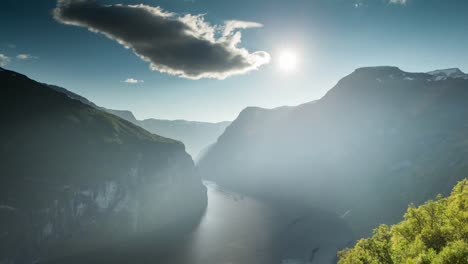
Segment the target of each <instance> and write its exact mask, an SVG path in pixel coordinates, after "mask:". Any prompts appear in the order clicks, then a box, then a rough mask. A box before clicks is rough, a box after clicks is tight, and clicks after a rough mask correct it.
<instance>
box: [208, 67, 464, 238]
mask: <svg viewBox="0 0 468 264" xmlns="http://www.w3.org/2000/svg"><path fill="white" fill-rule="evenodd" d="M460 76H461V77H460V78H459V77H458V75H457V76H448V75H447V76H445V77H444V78H440V76H439V75H433V74H426V73H408V72H403V71H401V70H400V69H398V68H396V67H372V68H361V69H357V70H356V71H354V72H353V73H352V74H350V75H349V76H346V77H345V78H343V79H342V80H340V81H339V82H338V84H337V85H336V86H335V87H334V88H333V89H331V90H330V91H329V92H328V93H327V94H326V95H325V96H324V97H323V98H322V99H320V100H318V101H315V102H311V103H307V104H304V105H300V106H297V107H283V108H278V109H272V110H268V109H261V108H255V107H250V108H247V109H245V110H244V111H242V113H240V115H239V117H238V118H237V119H236V120H235V121H234V122H233V123H232V124H231V126H230V127H228V128H227V130H226V131H225V133H224V134H223V135H222V136H221V137H220V138H219V140H218V142H217V144H216V145H214V146H213V147H212V148H211V149H210V150H209V152H208V153H207V154H206V155H205V157H204V158H203V159H202V160H201V161H200V162H199V168H200V170H201V171H202V172H203V175H206V177H208V178H211V179H213V180H215V181H217V182H218V183H220V184H224V185H227V186H230V187H232V188H236V189H240V190H243V191H246V192H249V193H254V194H257V195H261V196H264V197H267V198H269V199H274V200H293V201H298V202H300V203H302V204H304V205H305V206H318V207H321V208H324V209H326V210H330V211H332V212H334V213H336V214H337V215H340V216H342V217H343V218H344V219H346V220H347V221H348V222H349V223H351V225H352V226H353V228H354V230H355V232H356V233H357V235H359V236H362V235H364V234H369V232H370V231H371V229H372V228H373V227H375V226H376V225H377V224H379V223H394V222H397V221H398V220H399V218H400V217H401V215H402V214H403V212H404V210H405V209H406V207H407V205H408V204H409V203H411V202H414V203H420V202H422V201H425V200H427V199H430V198H432V197H434V196H435V195H437V193H445V194H446V193H448V192H449V191H450V188H451V186H453V185H454V184H455V183H456V182H457V181H458V180H460V179H463V178H464V177H466V172H467V168H468V155H467V153H468V144H467V142H468V141H467V135H468V124H467V122H466V116H467V115H468V104H467V102H468V80H467V79H466V78H465V77H464V75H460Z"/></svg>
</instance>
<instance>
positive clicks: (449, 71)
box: [428, 68, 466, 77]
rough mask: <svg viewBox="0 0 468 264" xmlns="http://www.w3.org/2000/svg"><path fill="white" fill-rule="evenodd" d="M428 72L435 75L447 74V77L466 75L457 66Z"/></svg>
mask: <svg viewBox="0 0 468 264" xmlns="http://www.w3.org/2000/svg"><path fill="white" fill-rule="evenodd" d="M428 74H430V75H435V76H447V77H453V76H455V77H457V76H460V75H466V74H465V73H464V72H462V71H461V70H460V69H459V68H449V69H440V70H435V71H430V72H428Z"/></svg>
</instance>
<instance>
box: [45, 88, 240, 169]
mask: <svg viewBox="0 0 468 264" xmlns="http://www.w3.org/2000/svg"><path fill="white" fill-rule="evenodd" d="M49 86H50V87H51V88H52V89H54V90H56V91H59V92H62V93H65V94H66V95H68V96H69V97H70V98H73V99H75V100H79V101H81V102H82V103H84V104H87V105H90V106H92V107H95V108H97V109H101V110H104V111H106V112H108V113H111V114H113V115H116V116H118V117H120V118H122V119H125V120H127V121H129V122H131V123H133V124H135V125H137V126H140V127H142V128H144V129H146V130H148V131H149V132H151V133H154V134H157V135H161V136H163V137H167V138H173V139H175V140H179V141H182V142H183V143H184V145H185V147H186V151H187V152H188V153H189V154H190V155H192V157H193V159H195V160H197V159H198V156H199V155H200V154H201V152H202V150H203V149H204V148H206V147H208V146H209V145H210V144H213V143H215V142H216V139H217V138H218V137H219V136H220V135H221V134H222V133H223V132H224V130H225V129H226V127H227V126H229V124H231V122H228V121H224V122H217V123H210V122H198V121H187V120H163V119H154V118H150V119H145V120H137V119H136V117H135V116H134V115H133V113H132V112H130V111H128V110H114V109H108V108H104V107H100V106H97V105H96V104H94V103H93V102H91V101H89V100H88V99H86V98H84V97H82V96H80V95H78V94H75V93H73V92H70V91H68V90H67V89H65V88H62V87H59V86H55V85H49Z"/></svg>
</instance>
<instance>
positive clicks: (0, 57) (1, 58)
mask: <svg viewBox="0 0 468 264" xmlns="http://www.w3.org/2000/svg"><path fill="white" fill-rule="evenodd" d="M10 61H11V59H10V57H8V56H6V55H5V54H1V53H0V66H2V67H5V66H6V65H7V64H8V63H10Z"/></svg>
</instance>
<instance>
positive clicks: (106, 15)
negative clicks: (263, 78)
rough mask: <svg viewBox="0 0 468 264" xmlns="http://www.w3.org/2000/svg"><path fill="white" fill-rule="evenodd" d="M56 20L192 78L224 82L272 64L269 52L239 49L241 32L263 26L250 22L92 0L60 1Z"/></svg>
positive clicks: (152, 65)
mask: <svg viewBox="0 0 468 264" xmlns="http://www.w3.org/2000/svg"><path fill="white" fill-rule="evenodd" d="M53 14H54V17H55V19H56V20H58V21H60V22H62V23H64V24H68V25H75V26H81V27H86V28H88V29H89V30H91V31H93V32H97V33H102V34H104V35H106V36H107V37H108V38H110V39H113V40H116V41H118V42H119V43H120V44H122V45H124V46H125V47H126V48H130V49H132V50H133V51H134V52H135V53H136V54H137V55H138V56H139V57H140V58H142V59H143V60H145V61H148V62H150V68H151V69H152V70H156V71H160V72H165V73H169V74H173V75H178V76H182V77H186V78H191V79H200V78H217V79H224V78H226V77H228V76H231V75H235V74H242V73H246V72H248V71H251V70H255V69H258V68H259V67H260V66H261V65H263V64H266V63H268V62H269V61H270V55H269V54H268V53H266V52H263V51H257V52H253V53H250V52H249V51H247V50H246V49H244V48H240V47H238V44H239V43H240V42H241V33H240V32H239V29H245V28H252V27H261V26H262V25H261V24H258V23H254V22H245V21H227V22H226V23H225V25H223V26H212V25H210V24H209V23H207V22H206V21H205V20H204V18H203V16H202V15H190V14H188V15H183V16H181V15H177V14H175V13H170V12H166V11H164V10H162V9H161V8H159V7H151V6H147V5H120V4H119V5H101V4H99V3H98V2H96V1H92V0H60V1H58V3H57V7H56V8H55V9H54V12H53Z"/></svg>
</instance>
